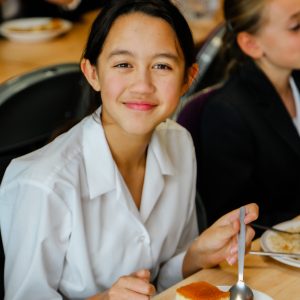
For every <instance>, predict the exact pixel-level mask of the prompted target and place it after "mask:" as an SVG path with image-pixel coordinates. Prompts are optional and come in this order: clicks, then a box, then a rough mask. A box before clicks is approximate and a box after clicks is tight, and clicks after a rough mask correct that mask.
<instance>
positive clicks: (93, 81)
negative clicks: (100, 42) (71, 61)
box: [80, 58, 100, 92]
mask: <svg viewBox="0 0 300 300" xmlns="http://www.w3.org/2000/svg"><path fill="white" fill-rule="evenodd" d="M80 67H81V71H82V73H83V74H84V76H85V78H86V79H87V81H88V82H89V84H90V85H91V86H92V87H93V89H94V90H95V91H97V92H99V91H100V83H99V78H98V73H97V69H96V67H95V66H93V65H92V64H91V63H90V61H89V60H88V59H85V58H84V59H82V60H81V63H80Z"/></svg>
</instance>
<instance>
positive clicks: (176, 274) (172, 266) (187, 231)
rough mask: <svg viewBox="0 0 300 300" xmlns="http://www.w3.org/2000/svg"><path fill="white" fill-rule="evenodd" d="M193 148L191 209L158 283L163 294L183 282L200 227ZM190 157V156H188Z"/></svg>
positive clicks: (159, 290) (190, 190) (189, 191)
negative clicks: (190, 252)
mask: <svg viewBox="0 0 300 300" xmlns="http://www.w3.org/2000/svg"><path fill="white" fill-rule="evenodd" d="M191 148H192V153H191V156H192V157H193V163H192V172H191V174H192V180H190V185H189V186H187V188H188V194H189V197H188V200H187V201H188V202H189V209H188V213H187V215H186V218H185V226H184V230H183V232H182V234H181V238H180V240H179V243H178V245H177V250H176V252H175V254H174V256H173V257H172V258H170V259H169V260H168V261H166V262H165V263H164V264H163V265H162V267H161V270H160V272H159V277H158V281H157V291H158V292H162V291H163V290H165V289H167V288H169V287H170V286H172V285H174V284H176V283H177V282H179V281H181V280H183V274H182V265H183V260H184V257H185V254H186V251H187V249H188V247H189V246H190V244H191V242H192V241H193V240H194V239H195V238H196V237H197V236H198V225H197V216H196V208H195V202H196V201H195V200H196V158H195V153H194V148H193V147H191ZM187 155H188V154H187Z"/></svg>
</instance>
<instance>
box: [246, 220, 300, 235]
mask: <svg viewBox="0 0 300 300" xmlns="http://www.w3.org/2000/svg"><path fill="white" fill-rule="evenodd" d="M251 226H252V227H254V228H258V229H264V230H271V231H275V232H279V233H287V234H300V232H299V231H297V232H291V231H286V230H282V229H277V228H275V227H271V226H264V225H259V224H256V223H251Z"/></svg>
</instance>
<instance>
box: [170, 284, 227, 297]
mask: <svg viewBox="0 0 300 300" xmlns="http://www.w3.org/2000/svg"><path fill="white" fill-rule="evenodd" d="M229 298H230V293H229V292H223V291H221V290H219V289H218V288H217V287H216V286H214V285H212V284H210V283H208V282H205V281H199V282H193V283H191V284H188V285H185V286H182V287H180V288H178V289H177V290H176V300H229Z"/></svg>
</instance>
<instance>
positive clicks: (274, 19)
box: [256, 0, 300, 71]
mask: <svg viewBox="0 0 300 300" xmlns="http://www.w3.org/2000/svg"><path fill="white" fill-rule="evenodd" d="M266 1H267V3H266V6H265V12H264V14H263V18H264V20H265V21H264V22H263V25H262V27H261V29H260V30H259V32H258V33H257V34H256V38H257V41H258V43H259V45H260V47H261V50H262V57H261V58H260V60H261V63H262V64H263V66H265V67H267V68H272V69H274V71H276V70H282V69H285V70H287V71H291V70H292V69H299V68H300V0H266Z"/></svg>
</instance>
